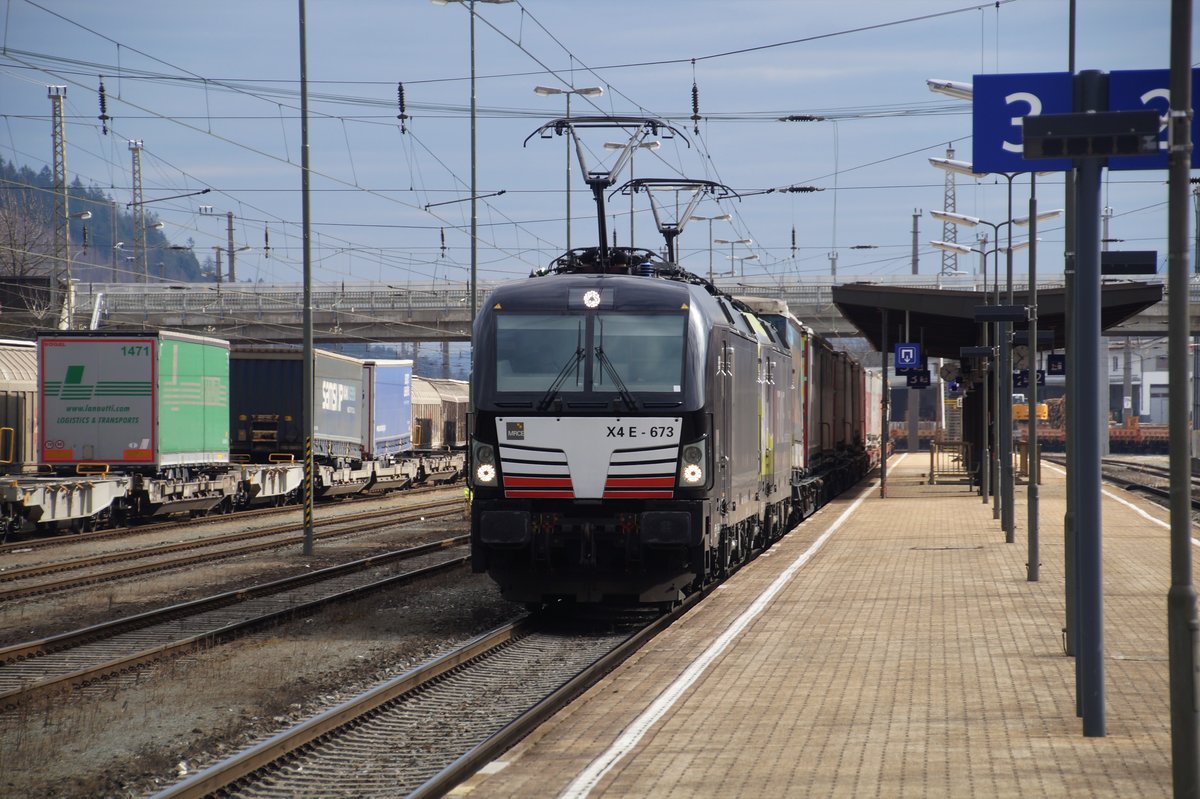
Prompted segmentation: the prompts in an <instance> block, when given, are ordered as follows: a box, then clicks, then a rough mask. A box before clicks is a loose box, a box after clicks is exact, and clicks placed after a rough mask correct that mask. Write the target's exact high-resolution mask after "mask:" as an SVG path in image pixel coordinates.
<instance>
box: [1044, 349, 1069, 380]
mask: <svg viewBox="0 0 1200 799" xmlns="http://www.w3.org/2000/svg"><path fill="white" fill-rule="evenodd" d="M1046 373H1047V374H1051V375H1065V374H1066V373H1067V356H1066V355H1063V354H1061V353H1059V354H1057V355H1047V356H1046Z"/></svg>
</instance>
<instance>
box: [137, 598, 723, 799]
mask: <svg viewBox="0 0 1200 799" xmlns="http://www.w3.org/2000/svg"><path fill="white" fill-rule="evenodd" d="M698 599H699V597H694V598H693V599H692V600H691V601H689V602H687V603H685V604H684V605H683V606H682V607H680V608H678V609H676V610H675V611H673V612H672V613H670V614H667V615H663V616H660V617H658V618H657V619H655V620H653V621H650V622H648V623H643V624H642V625H641V626H639V628H638V629H636V630H635V631H633V632H595V633H587V632H578V631H575V632H571V631H569V630H564V629H562V628H561V627H560V626H556V625H553V624H552V625H551V626H548V627H547V626H545V623H544V622H541V621H539V620H537V619H534V618H530V617H527V618H526V619H523V620H521V621H519V622H516V623H514V624H511V625H507V626H505V627H501V628H499V629H497V630H494V631H493V632H491V633H488V634H486V635H483V636H480V637H479V638H477V639H475V640H473V641H471V642H468V643H467V644H465V645H464V646H462V647H460V648H458V649H456V650H454V651H453V652H450V653H448V654H446V655H444V656H442V657H440V658H438V659H436V660H434V661H432V662H430V663H428V664H426V665H424V666H421V667H419V668H417V669H414V670H412V671H410V672H408V673H406V674H403V675H401V676H399V677H397V678H395V679H392V680H389V681H387V682H384V683H381V684H380V685H378V686H376V687H375V688H372V689H370V690H368V691H366V692H364V693H362V694H360V695H359V696H357V697H355V698H354V699H352V700H350V701H348V702H346V703H343V704H341V705H339V706H337V707H334V708H332V709H330V710H328V711H326V712H324V713H322V714H320V715H318V716H315V717H313V718H311V719H308V720H307V721H305V722H303V723H301V724H299V725H297V726H295V727H292V728H290V729H288V730H285V731H283V732H280V733H279V734H277V735H275V736H274V737H272V738H270V739H268V740H265V741H263V742H261V743H259V744H258V745H256V746H254V747H251V748H250V749H247V750H245V751H243V752H241V753H239V754H237V755H234V756H233V757H231V758H228V759H226V760H224V761H222V762H220V763H217V764H216V765H214V766H212V767H210V768H208V769H206V770H204V771H201V772H198V773H197V774H195V775H193V776H192V777H191V778H189V779H187V780H185V781H183V782H180V783H177V784H176V785H174V786H171V787H169V788H167V789H165V790H164V791H162V792H160V793H158V794H156V797H159V798H161V799H165V798H166V797H201V796H206V795H209V794H212V793H215V792H218V791H221V792H230V791H232V792H235V793H236V795H238V796H243V797H282V796H287V797H294V796H325V795H328V793H329V790H330V786H337V791H338V792H339V794H341V795H346V796H367V795H389V796H396V795H401V796H410V797H424V796H440V795H443V794H445V793H446V792H447V791H449V790H450V789H451V788H453V787H454V786H455V785H456V784H458V783H459V782H461V781H462V780H463V779H465V778H466V777H467V776H469V775H470V774H473V773H474V772H475V771H476V770H477V769H478V768H479V767H480V766H482V765H483V764H485V763H486V762H488V761H489V760H490V759H492V758H494V757H496V756H497V755H499V754H500V753H502V752H503V751H505V750H506V749H508V748H509V747H511V746H512V745H513V744H515V743H516V742H517V741H519V740H520V739H521V738H522V737H524V736H525V735H527V734H528V733H529V732H530V731H531V730H532V729H534V728H535V727H536V726H537V725H538V724H540V723H542V722H543V721H544V720H545V719H547V718H548V717H549V716H550V715H551V714H553V713H554V712H556V711H557V710H558V709H559V708H561V707H563V706H564V705H566V704H567V703H568V702H569V701H571V699H573V698H574V697H575V696H577V695H578V694H579V693H581V692H582V691H584V690H586V689H587V688H588V687H590V686H591V685H593V684H595V683H596V682H597V681H598V680H599V679H600V678H601V677H602V676H603V675H604V674H606V673H608V672H609V671H611V670H612V669H613V668H614V667H616V666H617V665H618V664H619V663H621V662H622V661H623V660H625V659H626V658H628V657H629V656H630V655H631V654H633V653H634V652H635V651H637V649H638V648H639V647H641V646H642V645H643V644H644V643H645V642H646V641H648V640H649V639H650V638H652V637H653V636H654V635H656V634H657V633H658V632H660V631H661V630H663V629H665V628H666V627H667V626H669V625H670V624H671V623H672V622H673V621H674V620H675V619H677V618H678V617H679V616H680V615H682V614H683V613H685V612H686V611H687V610H688V609H690V607H691V606H692V604H694V602H695V601H697V600H698Z"/></svg>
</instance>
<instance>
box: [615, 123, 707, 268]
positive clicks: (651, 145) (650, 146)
mask: <svg viewBox="0 0 1200 799" xmlns="http://www.w3.org/2000/svg"><path fill="white" fill-rule="evenodd" d="M659 147H662V142H660V141H644V142H641V143H639V144H638V146H637V147H636V148H634V151H633V152H634V153H636V152H637V151H638V150H649V151H650V152H654V151H655V150H657V149H658V148H659ZM604 149H605V150H624V149H625V145H624V144H622V143H621V142H615V141H606V142H604ZM629 179H630V180H633V153H630V154H629ZM635 193H636V192H632V191H631V192H629V246H630V247H632V246H633V195H634V194H635ZM694 218H695V217H693V219H694ZM614 241H615V238H614Z"/></svg>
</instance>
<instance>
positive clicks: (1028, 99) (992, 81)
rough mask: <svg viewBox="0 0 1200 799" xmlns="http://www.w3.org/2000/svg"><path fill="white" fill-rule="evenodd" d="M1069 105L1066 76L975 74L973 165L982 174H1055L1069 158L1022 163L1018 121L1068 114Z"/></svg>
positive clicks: (1065, 73)
mask: <svg viewBox="0 0 1200 799" xmlns="http://www.w3.org/2000/svg"><path fill="white" fill-rule="evenodd" d="M1072 105H1073V101H1072V90H1071V73H1070V72H1029V73H1018V74H1007V75H1004V74H1001V75H976V76H974V78H973V98H972V109H971V112H972V117H971V122H972V126H973V133H974V144H973V147H972V155H971V166H972V168H973V169H974V170H975V171H976V172H977V173H983V172H1034V171H1037V172H1059V171H1065V170H1068V169H1070V168H1071V166H1072V164H1071V159H1069V158H1055V159H1045V160H1038V161H1026V160H1025V158H1024V144H1023V139H1022V136H1021V126H1022V124H1023V122H1022V117H1027V116H1039V115H1041V114H1067V113H1070V112H1071V109H1072Z"/></svg>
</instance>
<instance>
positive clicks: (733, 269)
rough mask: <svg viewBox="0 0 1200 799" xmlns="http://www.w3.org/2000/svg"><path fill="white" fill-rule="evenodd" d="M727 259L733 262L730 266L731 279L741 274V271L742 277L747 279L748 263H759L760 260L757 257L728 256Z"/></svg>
mask: <svg viewBox="0 0 1200 799" xmlns="http://www.w3.org/2000/svg"><path fill="white" fill-rule="evenodd" d="M725 257H726V258H728V259H729V260H730V262H731V263H730V264H729V276H730V277H733V276H734V275H737V274H739V270H740V276H741V277H745V276H746V261H757V260H758V256H757V255H727V256H725Z"/></svg>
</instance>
